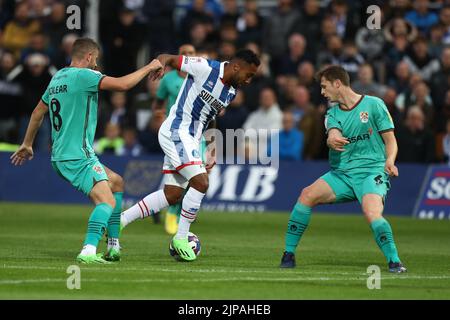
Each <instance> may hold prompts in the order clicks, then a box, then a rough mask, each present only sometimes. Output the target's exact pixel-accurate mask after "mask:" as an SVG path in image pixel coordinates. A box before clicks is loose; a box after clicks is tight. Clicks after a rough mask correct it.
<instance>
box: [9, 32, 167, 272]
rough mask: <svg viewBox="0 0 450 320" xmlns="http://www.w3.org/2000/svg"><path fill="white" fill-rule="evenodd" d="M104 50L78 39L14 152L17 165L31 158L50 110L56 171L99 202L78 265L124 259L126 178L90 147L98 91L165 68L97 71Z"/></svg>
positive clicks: (131, 83)
mask: <svg viewBox="0 0 450 320" xmlns="http://www.w3.org/2000/svg"><path fill="white" fill-rule="evenodd" d="M99 52H100V48H99V46H98V44H97V43H96V42H95V41H94V40H91V39H88V38H82V39H78V40H76V41H75V43H74V45H73V48H72V62H71V64H70V66H69V67H67V68H64V69H61V70H59V71H58V72H57V73H56V74H55V75H54V76H53V78H52V80H51V81H50V83H49V85H48V87H47V90H46V91H45V93H44V95H43V96H42V99H41V101H39V103H38V105H37V106H36V108H35V109H34V111H33V113H32V116H31V119H30V123H29V125H28V129H27V132H26V135H25V138H24V141H23V144H22V145H21V146H20V148H19V149H18V150H17V151H16V152H15V153H14V154H13V155H12V156H11V160H12V163H13V164H14V165H22V164H23V163H24V162H25V161H26V160H31V159H32V158H33V148H32V145H33V141H34V138H35V136H36V133H37V131H38V129H39V127H40V126H41V123H42V120H43V118H44V116H45V114H46V113H47V112H49V116H50V121H51V124H52V157H51V161H52V166H53V169H54V170H55V171H56V172H57V173H58V174H59V175H60V176H61V177H62V178H64V179H65V180H67V181H68V182H69V183H70V184H72V186H74V187H75V188H76V189H77V190H80V191H81V192H83V193H84V194H85V195H87V196H88V197H89V198H90V199H91V200H92V202H93V203H94V204H95V209H94V210H93V211H92V214H91V216H90V218H89V223H88V229H87V234H86V238H85V241H84V246H83V249H82V251H81V253H80V254H79V255H78V257H77V261H78V262H80V263H108V261H118V260H120V246H119V231H120V214H121V209H122V208H121V206H122V193H123V180H122V177H120V176H119V175H118V174H117V173H115V172H113V171H112V170H110V169H108V168H107V167H106V166H104V165H102V164H101V163H100V161H99V160H98V158H97V156H96V155H95V153H94V150H93V148H92V145H93V142H94V135H95V130H96V127H97V108H98V91H99V90H100V89H102V90H114V91H125V90H129V89H131V88H133V87H134V86H135V85H136V84H138V83H139V81H141V80H142V79H143V78H144V77H146V76H147V75H150V76H151V77H152V78H153V79H156V78H157V77H159V73H158V72H157V71H159V70H160V69H161V68H162V65H161V63H160V62H159V61H158V60H153V61H152V62H151V63H149V64H147V65H146V66H145V67H142V68H141V69H139V70H137V71H135V72H133V73H131V74H129V75H126V76H123V77H120V78H113V77H108V76H105V75H103V74H101V73H100V72H98V71H95V69H96V68H97V58H98V55H99ZM105 230H107V233H108V248H107V251H106V254H104V255H103V254H97V245H98V242H99V240H100V239H101V237H102V236H103V233H104V231H105Z"/></svg>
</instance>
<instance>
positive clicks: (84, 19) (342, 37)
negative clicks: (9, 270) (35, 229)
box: [0, 0, 450, 163]
mask: <svg viewBox="0 0 450 320" xmlns="http://www.w3.org/2000/svg"><path fill="white" fill-rule="evenodd" d="M93 2H95V3H96V4H97V10H98V13H97V14H96V15H95V16H96V18H95V19H94V20H92V19H88V17H89V10H92V3H93ZM73 4H75V5H77V6H79V8H81V13H82V14H81V29H80V30H69V29H68V28H67V25H66V19H67V17H68V16H69V14H67V13H66V8H67V6H70V5H73ZM373 4H375V5H378V6H379V7H380V8H381V25H380V28H379V29H369V28H368V27H367V25H366V23H367V19H368V18H369V16H370V14H368V13H367V12H366V9H367V7H368V6H370V5H373ZM93 21H95V24H96V25H95V28H93V25H92V24H93ZM87 30H91V31H92V30H97V33H96V35H97V40H98V41H99V43H100V44H101V47H102V55H101V58H100V61H99V66H100V71H101V72H103V73H105V74H107V75H110V76H122V75H125V74H127V73H130V72H132V71H134V70H135V69H136V68H137V67H140V66H142V65H143V64H144V63H146V62H147V61H149V59H152V58H154V57H156V55H157V54H159V53H163V52H165V53H177V52H178V47H179V46H180V45H182V44H185V43H190V44H192V45H193V46H194V47H195V49H196V51H197V55H201V56H205V57H208V58H210V59H217V60H221V61H223V60H228V59H230V58H231V57H232V56H233V55H234V53H235V52H236V51H237V50H238V49H240V48H244V47H245V48H250V49H252V50H254V51H255V52H256V53H258V54H259V55H260V57H261V60H262V65H261V67H260V68H259V71H258V74H257V75H256V77H255V78H254V79H253V81H252V83H251V84H250V85H249V86H248V87H245V88H243V89H242V90H239V93H238V95H237V97H236V99H235V100H234V101H233V102H232V104H231V105H230V106H229V107H228V108H227V110H226V112H225V114H224V115H223V116H221V117H218V118H217V127H218V129H219V130H221V131H222V132H225V129H239V128H245V129H249V128H254V129H259V128H263V129H280V134H279V137H280V157H281V159H285V160H293V161H301V160H314V159H326V158H327V147H326V144H325V140H326V137H325V129H324V125H323V123H324V115H325V112H326V109H327V107H328V106H327V102H326V100H324V99H323V98H322V97H321V95H320V87H319V84H318V83H317V82H315V80H314V74H315V72H316V71H318V70H319V69H320V68H321V67H323V66H325V65H327V64H339V65H341V66H342V67H344V68H345V69H346V70H347V71H348V72H349V74H350V76H351V81H352V84H351V85H352V87H353V88H354V90H355V91H356V92H358V93H361V94H369V95H375V96H378V97H380V98H382V99H383V100H384V101H385V103H386V105H387V107H388V109H389V111H390V113H391V115H392V117H393V119H394V122H395V125H396V136H397V139H398V143H399V155H398V161H399V162H416V163H432V162H447V161H449V157H450V86H449V84H450V5H447V3H446V1H444V0H442V1H429V0H415V1H409V0H390V1H388V0H386V1H381V0H380V1H376V0H370V1H369V0H361V1H356V0H355V1H351V0H347V1H346V0H322V1H320V0H303V1H302V0H297V1H294V0H278V1H277V0H264V1H256V0H241V1H237V0H185V1H182V0H178V1H175V0H97V1H88V0H74V1H61V0H22V1H16V0H0V143H1V142H4V143H3V145H9V144H19V143H21V141H22V138H23V136H24V133H25V130H26V127H27V125H28V121H29V119H30V115H31V112H32V111H33V109H34V107H35V106H36V104H37V102H38V101H39V99H40V98H41V96H42V94H43V92H44V91H45V89H46V87H47V85H48V82H49V80H50V79H51V77H52V75H53V74H54V73H55V72H56V71H57V70H58V69H61V68H63V67H65V66H67V65H68V64H70V51H71V46H72V44H73V42H74V41H75V40H76V39H77V38H78V37H80V36H83V35H85V34H86V33H87ZM158 86H159V82H158V81H156V82H152V81H150V80H146V81H143V82H142V83H141V84H140V85H139V86H138V87H136V88H135V89H133V90H132V91H130V92H126V93H123V92H111V93H109V92H102V93H100V94H101V97H100V101H101V103H100V107H99V117H98V129H97V139H96V144H95V148H96V151H97V152H98V153H99V154H102V153H113V154H116V155H119V156H120V155H132V156H138V155H142V154H146V153H151V154H157V153H162V151H161V149H160V147H159V144H158V139H157V133H158V129H159V127H160V125H161V123H162V122H163V121H164V119H165V117H166V112H165V111H163V110H161V109H157V108H154V105H155V100H156V93H157V91H158ZM34 149H35V151H42V152H48V151H49V150H50V124H49V121H48V119H47V120H46V121H45V122H44V123H43V125H42V128H41V130H40V132H39V134H38V137H37V139H36V144H35V146H34Z"/></svg>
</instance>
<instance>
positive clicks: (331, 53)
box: [317, 35, 343, 69]
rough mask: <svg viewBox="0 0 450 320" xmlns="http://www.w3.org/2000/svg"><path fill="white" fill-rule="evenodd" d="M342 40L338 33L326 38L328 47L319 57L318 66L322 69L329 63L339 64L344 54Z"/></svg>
mask: <svg viewBox="0 0 450 320" xmlns="http://www.w3.org/2000/svg"><path fill="white" fill-rule="evenodd" d="M342 49H343V45H342V40H341V38H339V37H338V36H337V35H331V36H329V37H328V39H327V40H326V49H325V50H322V51H321V52H320V53H319V55H318V57H317V67H318V69H321V68H322V67H323V66H325V65H327V64H339V63H340V58H341V54H342Z"/></svg>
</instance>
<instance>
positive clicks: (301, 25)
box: [291, 0, 335, 57]
mask: <svg viewBox="0 0 450 320" xmlns="http://www.w3.org/2000/svg"><path fill="white" fill-rule="evenodd" d="M322 19H323V14H322V11H321V9H320V2H319V0H305V2H304V5H303V7H302V8H301V19H299V20H298V21H297V23H296V24H295V25H294V27H293V29H292V31H291V32H292V33H300V34H301V35H303V36H304V37H305V38H306V43H307V46H306V50H307V52H309V53H310V54H311V55H312V56H313V57H316V56H317V53H318V51H319V45H320V42H319V41H317V40H318V39H320V37H321V27H322ZM333 29H334V30H335V25H334V23H333Z"/></svg>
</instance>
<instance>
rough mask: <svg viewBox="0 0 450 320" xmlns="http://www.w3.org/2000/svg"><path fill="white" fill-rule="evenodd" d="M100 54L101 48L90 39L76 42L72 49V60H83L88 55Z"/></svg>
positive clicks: (81, 39)
mask: <svg viewBox="0 0 450 320" xmlns="http://www.w3.org/2000/svg"><path fill="white" fill-rule="evenodd" d="M93 52H100V46H99V45H98V44H97V42H95V41H94V40H92V39H90V38H80V39H77V40H75V42H74V43H73V47H72V59H76V60H81V59H83V58H84V57H85V56H86V54H88V53H93Z"/></svg>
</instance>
